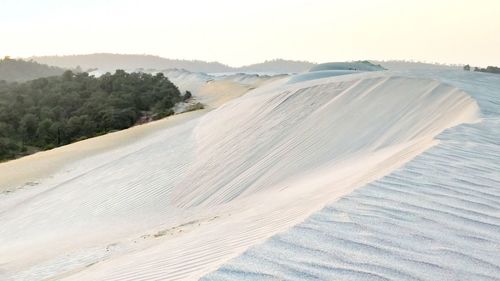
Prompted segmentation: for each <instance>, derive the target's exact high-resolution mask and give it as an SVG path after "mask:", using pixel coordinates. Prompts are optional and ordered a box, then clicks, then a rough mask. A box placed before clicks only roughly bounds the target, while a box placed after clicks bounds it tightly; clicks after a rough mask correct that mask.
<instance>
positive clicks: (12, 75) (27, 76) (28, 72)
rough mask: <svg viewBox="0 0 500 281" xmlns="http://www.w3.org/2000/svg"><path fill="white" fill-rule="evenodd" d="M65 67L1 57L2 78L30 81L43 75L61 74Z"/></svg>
mask: <svg viewBox="0 0 500 281" xmlns="http://www.w3.org/2000/svg"><path fill="white" fill-rule="evenodd" d="M63 72H64V69H62V68H59V67H54V66H48V65H45V64H39V63H37V62H34V61H23V60H15V59H11V58H9V57H5V58H4V59H0V80H5V81H28V80H33V79H37V78H41V77H49V76H56V75H61V74H62V73H63Z"/></svg>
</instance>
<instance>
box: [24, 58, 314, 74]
mask: <svg viewBox="0 0 500 281" xmlns="http://www.w3.org/2000/svg"><path fill="white" fill-rule="evenodd" d="M30 59H33V60H35V61H37V62H39V63H45V64H48V65H54V66H58V67H64V68H76V67H77V66H80V67H81V68H82V69H83V70H88V69H93V68H98V69H99V70H101V71H114V70H116V69H127V70H137V69H141V68H142V69H156V70H164V69H173V68H177V69H185V70H188V71H191V72H205V73H214V72H278V73H290V72H302V71H306V70H308V69H309V68H311V67H312V66H313V65H314V64H313V63H310V62H305V61H290V60H283V59H277V60H271V61H265V62H263V63H258V64H252V65H247V66H243V67H231V66H228V65H225V64H222V63H219V62H205V61H200V60H174V59H166V58H162V57H159V56H152V55H122V54H107V53H102V54H89V55H72V56H44V57H32V58H30Z"/></svg>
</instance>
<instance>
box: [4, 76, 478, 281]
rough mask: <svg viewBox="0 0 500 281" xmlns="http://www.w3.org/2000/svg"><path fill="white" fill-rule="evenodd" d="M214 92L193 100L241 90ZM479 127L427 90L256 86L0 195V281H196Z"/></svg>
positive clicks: (460, 107) (473, 108)
mask: <svg viewBox="0 0 500 281" xmlns="http://www.w3.org/2000/svg"><path fill="white" fill-rule="evenodd" d="M221 83H222V82H218V83H217V82H213V83H208V84H206V83H205V84H204V85H203V86H202V87H205V89H204V90H205V91H207V92H210V91H213V92H217V93H222V94H221V96H222V97H226V96H228V95H229V94H232V93H234V92H238V91H239V92H238V93H237V94H235V95H239V94H243V93H244V92H246V90H248V89H250V88H249V87H248V85H246V86H242V85H241V84H239V85H234V84H231V87H232V88H231V87H229V86H228V87H229V88H227V89H228V90H227V92H226V93H224V91H223V90H221V89H219V87H222V88H224V89H226V88H225V87H226V86H227V85H228V83H227V82H224V83H222V84H221ZM214 89H215V90H214ZM199 92H200V93H201V95H202V94H203V90H200V91H199ZM197 94H198V93H197ZM223 100H224V99H223ZM223 100H222V101H223ZM222 101H221V103H222ZM215 104H217V105H219V104H220V103H215ZM477 118H478V107H477V104H476V103H475V101H474V100H473V99H471V98H470V97H469V96H468V95H467V94H465V93H464V92H463V91H461V90H458V89H457V88H455V87H452V86H449V85H446V84H442V83H440V82H438V81H435V80H430V79H423V78H406V77H401V76H395V75H391V74H390V73H374V74H356V75H343V76H337V77H329V78H323V79H313V80H305V81H301V82H297V83H291V84H290V83H288V78H284V79H281V80H277V81H274V82H271V83H267V84H265V85H263V86H260V87H258V88H257V89H255V90H252V91H250V92H248V93H247V94H246V95H243V96H241V97H239V98H236V99H233V100H231V101H229V102H227V103H224V104H223V105H221V106H220V107H218V108H217V109H215V110H213V111H210V112H209V113H207V114H205V115H203V116H202V117H200V118H196V119H195V118H193V119H192V120H190V121H187V122H183V123H182V124H179V125H178V126H166V127H164V128H161V127H158V128H157V129H156V130H155V131H154V133H152V134H150V135H148V136H147V137H145V138H141V139H140V140H137V141H135V142H133V143H130V144H128V145H124V146H120V147H117V148H115V149H113V150H108V149H106V150H104V151H102V152H100V153H96V154H95V155H91V156H89V157H86V158H84V159H81V160H78V159H75V160H74V161H72V162H71V163H68V166H67V172H65V173H62V174H56V175H54V176H53V178H51V179H50V180H49V181H46V182H44V181H42V182H40V184H39V185H38V186H37V187H36V189H35V188H34V189H29V190H20V191H17V192H14V193H12V194H8V195H4V197H3V198H2V199H1V200H0V224H1V225H2V226H3V227H2V228H1V229H0V238H1V240H2V241H3V243H2V244H1V245H0V252H1V253H2V255H1V256H0V276H1V277H2V279H7V280H10V279H12V280H15V279H23V278H24V279H43V278H56V279H62V278H67V279H70V280H158V279H161V280H177V279H197V278H199V277H201V276H203V275H204V274H206V273H209V272H211V271H213V270H215V269H217V268H218V267H219V266H220V265H221V264H223V263H224V262H226V261H228V260H229V259H231V258H233V257H236V256H238V255H239V254H241V253H242V252H244V251H245V250H246V249H247V248H248V247H250V246H252V245H255V244H256V243H259V242H262V241H264V240H265V239H267V238H269V237H271V236H273V235H274V234H276V233H279V232H282V231H284V230H286V229H288V228H290V227H292V226H293V225H296V224H298V223H300V222H302V221H303V220H304V219H306V218H307V217H308V216H309V215H311V214H312V213H313V212H315V211H317V210H319V209H321V208H322V207H323V206H324V205H325V204H327V203H329V202H331V201H332V200H336V199H338V198H339V197H340V196H342V195H346V194H348V193H350V192H351V191H352V190H354V189H355V188H357V187H359V186H362V185H364V184H367V183H369V182H372V181H373V180H375V179H379V178H381V177H382V176H384V175H386V174H388V173H390V172H391V171H393V170H394V169H396V168H398V167H401V166H402V165H403V164H404V163H406V162H408V161H409V160H411V159H412V158H414V157H415V156H416V155H418V154H420V153H422V152H423V151H425V150H426V149H428V148H429V147H431V146H433V145H435V144H436V143H437V141H436V140H435V136H436V135H438V134H440V133H441V132H442V131H443V130H445V129H447V128H449V127H453V126H455V125H458V124H461V123H464V122H475V121H477Z"/></svg>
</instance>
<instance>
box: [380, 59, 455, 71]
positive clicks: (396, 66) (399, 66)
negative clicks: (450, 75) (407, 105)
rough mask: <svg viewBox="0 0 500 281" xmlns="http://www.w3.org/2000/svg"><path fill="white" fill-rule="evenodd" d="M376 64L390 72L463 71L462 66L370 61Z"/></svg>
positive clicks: (399, 61)
mask: <svg viewBox="0 0 500 281" xmlns="http://www.w3.org/2000/svg"><path fill="white" fill-rule="evenodd" d="M370 62H372V63H374V64H380V65H381V66H382V67H384V68H386V69H389V70H416V69H461V68H462V66H461V65H450V64H437V63H426V62H415V61H404V60H388V61H377V60H370Z"/></svg>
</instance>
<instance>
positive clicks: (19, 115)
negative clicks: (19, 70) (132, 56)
mask: <svg viewBox="0 0 500 281" xmlns="http://www.w3.org/2000/svg"><path fill="white" fill-rule="evenodd" d="M190 96H191V94H190V93H189V92H187V93H186V94H184V95H182V94H181V93H180V91H179V89H178V88H177V87H176V86H175V85H174V84H173V83H171V82H170V81H169V80H168V78H167V77H165V76H164V75H163V74H162V73H158V74H156V75H151V74H145V73H127V72H125V71H123V70H117V71H116V72H115V73H114V74H111V73H106V74H105V75H103V76H100V77H94V76H90V75H89V74H88V73H86V72H81V73H73V72H72V71H69V70H67V71H65V72H64V73H63V74H62V75H60V76H53V77H45V78H38V79H35V80H31V81H27V82H6V81H0V161H1V160H7V159H13V158H16V157H19V156H23V155H27V154H30V153H34V152H36V151H40V150H46V149H51V148H54V147H57V146H61V145H65V144H69V143H71V142H75V141H78V140H82V139H86V138H89V137H94V136H98V135H102V134H105V133H108V132H111V131H115V130H121V129H125V128H129V127H131V126H133V125H134V124H136V123H138V122H140V121H141V120H145V119H146V120H150V119H159V118H163V117H165V116H168V115H171V114H173V113H174V111H173V107H174V105H175V104H176V103H178V102H180V101H183V100H185V99H188V98H189V97H190Z"/></svg>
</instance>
